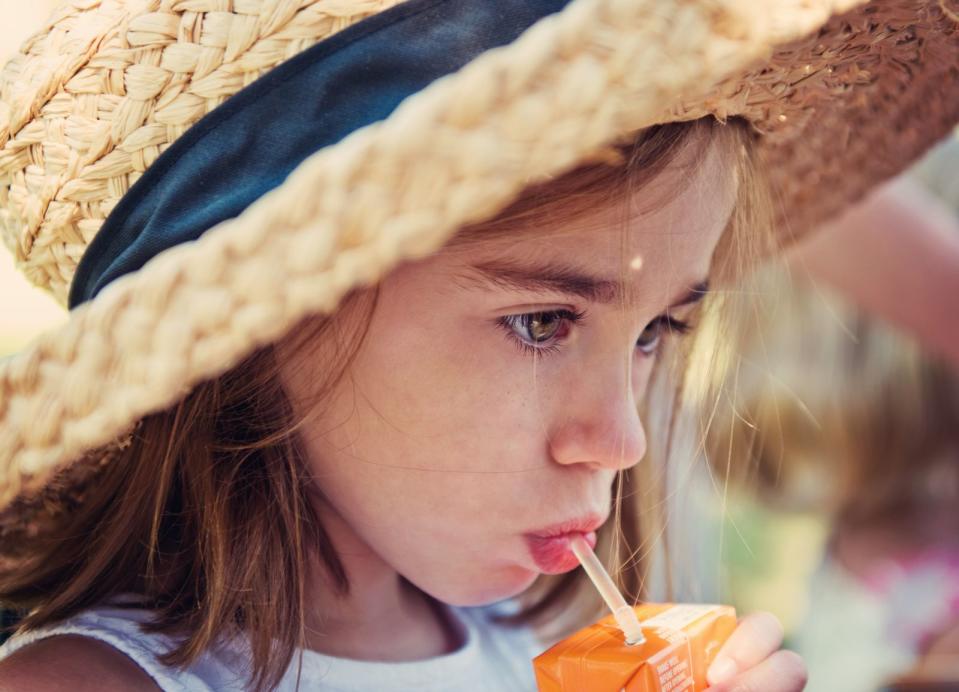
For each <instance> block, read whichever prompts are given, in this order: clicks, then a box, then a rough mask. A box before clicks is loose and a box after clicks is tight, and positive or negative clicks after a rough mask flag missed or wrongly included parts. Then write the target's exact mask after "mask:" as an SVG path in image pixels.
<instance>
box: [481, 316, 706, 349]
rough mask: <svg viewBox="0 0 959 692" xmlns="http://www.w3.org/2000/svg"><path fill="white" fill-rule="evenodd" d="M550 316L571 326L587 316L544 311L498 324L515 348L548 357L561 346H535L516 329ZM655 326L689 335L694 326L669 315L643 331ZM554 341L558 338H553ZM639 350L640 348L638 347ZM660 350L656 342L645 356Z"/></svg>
mask: <svg viewBox="0 0 959 692" xmlns="http://www.w3.org/2000/svg"><path fill="white" fill-rule="evenodd" d="M545 316H549V317H552V318H554V319H561V320H564V321H565V322H567V323H568V324H569V325H573V324H576V323H578V322H581V321H582V319H583V317H585V316H586V311H585V310H583V311H581V312H573V311H572V310H566V309H561V310H543V311H539V312H527V313H521V314H517V315H504V316H503V317H500V318H499V319H498V320H497V321H496V322H497V324H498V325H499V326H500V327H501V328H502V329H503V330H504V331H505V333H506V337H507V339H509V341H510V342H511V343H513V344H514V345H515V346H518V347H519V348H520V349H521V350H522V351H523V352H524V353H526V354H529V355H536V356H547V355H551V354H554V353H557V352H558V351H559V350H560V346H559V345H558V344H556V343H552V344H550V345H549V346H534V345H532V344H530V343H529V342H527V341H524V340H523V339H521V338H520V337H518V336H517V335H516V330H515V329H514V327H515V325H516V323H517V322H519V321H520V320H522V319H523V318H530V317H545ZM654 325H659V326H660V327H665V328H666V331H667V332H668V333H670V334H678V335H683V334H688V333H689V332H690V331H692V328H693V327H692V325H691V324H690V323H689V322H683V321H682V320H677V319H675V318H674V317H670V316H669V315H665V314H664V315H660V316H658V317H656V318H655V319H653V320H652V321H651V322H650V323H649V324H647V325H646V327H644V328H643V331H646V329H649V328H650V327H652V326H654ZM553 338H554V339H555V338H557V337H553ZM637 348H639V346H638V345H637ZM658 348H659V342H658V341H657V342H656V346H655V347H654V348H653V350H652V351H648V352H647V351H643V354H644V355H653V354H655V352H656V351H657V350H658Z"/></svg>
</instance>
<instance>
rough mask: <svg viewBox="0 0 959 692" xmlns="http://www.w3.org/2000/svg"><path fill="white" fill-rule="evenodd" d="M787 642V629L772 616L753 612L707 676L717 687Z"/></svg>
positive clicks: (731, 636) (726, 644) (721, 650)
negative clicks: (785, 633) (784, 629)
mask: <svg viewBox="0 0 959 692" xmlns="http://www.w3.org/2000/svg"><path fill="white" fill-rule="evenodd" d="M782 643H783V626H782V625H781V624H780V623H779V620H778V619H777V618H776V616H775V615H773V614H772V613H765V612H759V613H752V614H750V615H747V616H746V617H744V618H743V619H742V620H740V621H739V625H738V626H737V627H736V630H735V631H734V632H733V633H732V634H731V635H730V636H729V639H727V640H726V643H725V644H724V645H723V647H722V648H721V649H720V650H719V653H718V654H717V655H716V659H715V660H714V661H713V663H712V665H711V666H709V670H708V671H707V673H706V681H707V682H708V683H709V684H710V685H717V684H719V683H721V682H725V681H726V680H731V679H732V678H733V677H734V676H735V675H736V674H737V673H739V672H740V671H743V670H748V669H750V668H752V667H753V666H755V665H756V664H758V663H760V662H762V661H764V660H766V658H768V657H769V655H770V654H772V653H773V652H774V651H776V650H777V649H778V648H779V647H780V646H782Z"/></svg>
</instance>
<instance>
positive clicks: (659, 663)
mask: <svg viewBox="0 0 959 692" xmlns="http://www.w3.org/2000/svg"><path fill="white" fill-rule="evenodd" d="M571 547H572V549H573V552H574V553H575V554H576V557H577V558H579V561H580V563H581V564H582V565H583V568H584V569H585V570H586V572H587V574H588V575H589V577H590V579H592V581H593V583H594V584H595V585H596V588H597V589H598V590H599V593H600V595H601V596H602V597H603V600H604V601H605V602H606V604H607V605H608V606H609V608H610V610H611V611H612V614H611V615H608V616H606V617H605V618H603V619H602V620H600V621H599V622H596V623H594V624H592V625H590V626H589V627H586V628H584V629H582V630H580V631H579V632H576V633H575V634H573V635H571V636H569V637H567V638H566V639H563V640H562V641H560V642H559V643H557V644H555V645H554V646H552V647H551V648H550V649H548V650H547V651H545V652H543V653H542V654H540V655H539V656H537V657H536V658H535V659H533V669H534V671H535V674H536V683H537V685H538V687H539V692H570V691H575V692H689V691H691V690H692V691H694V692H700V691H701V690H704V689H706V687H707V683H706V670H707V669H708V668H709V665H710V664H711V663H712V661H713V659H714V658H715V657H716V654H717V653H718V652H719V649H720V648H721V647H722V645H723V643H724V642H725V641H726V639H727V638H728V637H729V635H731V634H732V632H733V630H734V629H736V611H735V610H734V609H733V608H731V607H730V606H723V605H674V604H644V605H637V606H633V607H630V606H628V605H627V604H626V602H625V600H624V599H623V597H622V594H620V593H619V590H618V589H617V588H616V586H615V585H614V584H613V581H612V579H610V577H609V575H608V574H607V573H606V570H605V569H604V568H603V566H602V564H601V563H600V562H599V560H597V559H596V556H595V555H594V554H593V551H592V549H591V548H590V547H589V545H588V544H587V543H586V542H585V541H584V540H582V538H574V539H572V541H571Z"/></svg>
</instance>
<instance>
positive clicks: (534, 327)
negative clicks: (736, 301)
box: [497, 310, 691, 355]
mask: <svg viewBox="0 0 959 692" xmlns="http://www.w3.org/2000/svg"><path fill="white" fill-rule="evenodd" d="M585 314H586V313H585V311H584V312H572V311H570V310H549V311H545V312H530V313H526V314H523V315H505V316H504V317H500V318H499V319H498V320H497V322H498V323H499V325H500V326H501V327H502V328H503V329H504V330H505V331H506V334H507V336H508V337H509V338H510V340H511V341H512V342H513V343H514V344H516V345H518V346H519V347H520V348H521V349H523V351H524V352H525V353H532V354H538V355H546V354H550V353H555V352H557V351H558V350H559V346H558V345H557V343H556V342H557V341H559V340H561V339H563V338H564V337H566V336H567V335H568V334H569V330H570V328H571V326H572V325H573V324H576V323H577V322H579V321H580V320H582V319H583V316H584V315H585ZM690 329H691V327H690V325H689V324H688V323H686V322H681V321H680V320H677V319H674V318H672V317H670V316H669V315H660V316H659V317H657V318H656V319H654V320H653V321H652V322H650V323H649V324H647V325H646V328H645V329H643V333H642V334H640V335H639V338H638V339H637V340H636V348H637V349H639V351H640V352H642V353H643V354H644V355H652V354H654V353H655V352H656V350H657V349H658V348H659V344H660V342H661V341H662V338H663V335H664V333H668V332H674V333H677V334H686V333H687V332H689V331H690Z"/></svg>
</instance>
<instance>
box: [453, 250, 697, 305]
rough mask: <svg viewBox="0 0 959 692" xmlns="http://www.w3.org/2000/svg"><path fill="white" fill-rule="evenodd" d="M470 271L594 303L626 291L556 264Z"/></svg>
mask: <svg viewBox="0 0 959 692" xmlns="http://www.w3.org/2000/svg"><path fill="white" fill-rule="evenodd" d="M469 268H470V269H472V270H473V271H474V272H476V273H477V274H479V277H478V278H479V279H480V280H482V281H485V282H487V283H491V284H494V285H496V286H501V287H505V288H511V289H515V290H520V291H533V292H538V293H543V292H548V293H563V294H565V295H569V296H575V297H578V298H582V299H584V300H588V301H590V302H593V303H601V304H608V303H612V302H613V301H614V300H616V299H617V298H619V297H621V296H623V295H625V292H626V291H625V287H624V286H623V284H622V283H620V282H619V281H613V280H610V279H604V278H599V277H595V276H590V275H589V274H586V273H585V272H582V271H580V270H579V269H576V268H575V267H572V266H568V265H564V264H559V263H556V262H547V263H545V264H539V265H520V264H518V263H516V262H512V261H489V262H480V263H479V264H474V265H471V266H470V267H469ZM469 278H477V277H469ZM708 292H709V281H708V280H707V279H703V280H701V281H698V282H697V283H695V284H693V285H692V286H690V287H689V288H688V289H687V290H686V291H685V293H683V294H682V295H681V296H679V297H678V298H676V300H675V301H674V302H673V303H672V304H670V306H669V308H667V309H670V310H672V309H675V308H678V307H682V306H684V305H692V304H694V303H698V302H699V301H701V300H702V299H703V298H704V297H705V295H706V294H707V293H708Z"/></svg>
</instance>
